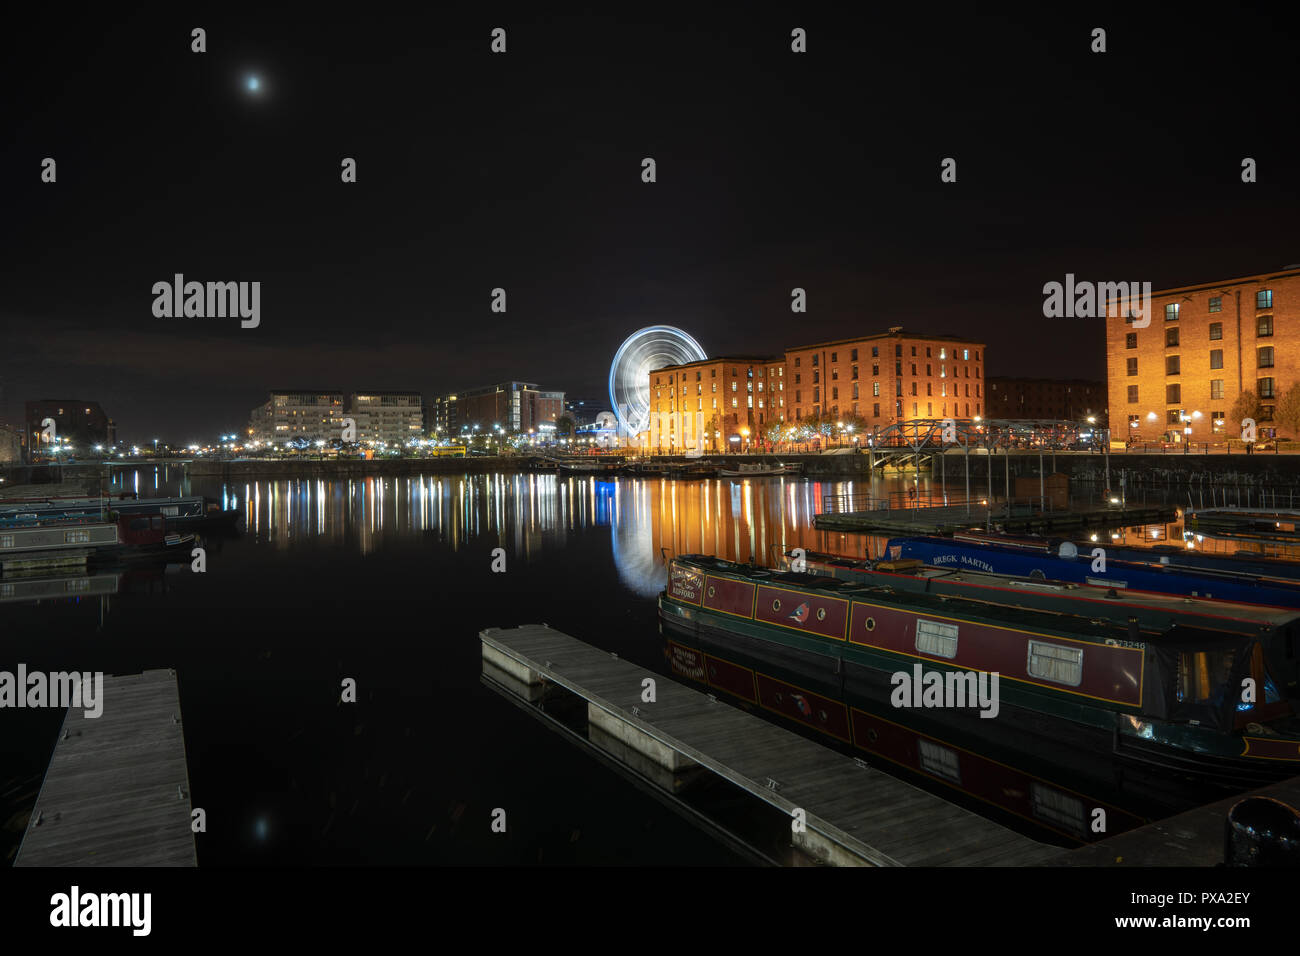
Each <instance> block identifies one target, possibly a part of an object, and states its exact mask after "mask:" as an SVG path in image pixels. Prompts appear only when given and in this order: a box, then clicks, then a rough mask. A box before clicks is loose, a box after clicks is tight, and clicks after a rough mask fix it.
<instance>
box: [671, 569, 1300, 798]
mask: <svg viewBox="0 0 1300 956" xmlns="http://www.w3.org/2000/svg"><path fill="white" fill-rule="evenodd" d="M659 615H660V620H661V622H662V624H663V626H664V627H665V628H666V629H667V630H669V631H673V632H676V633H679V634H685V635H690V636H698V635H704V636H707V637H709V638H710V639H712V640H715V641H717V642H720V643H721V644H723V646H730V647H736V648H739V649H742V650H743V649H744V648H747V647H753V646H754V644H755V643H756V642H766V643H767V644H768V645H769V647H770V648H771V650H772V652H773V653H775V654H777V655H779V656H780V657H781V658H782V659H788V660H791V661H802V662H804V663H806V664H810V665H813V666H818V667H821V668H826V667H831V668H833V670H834V672H835V673H836V674H840V675H842V678H843V681H844V687H845V688H846V693H849V694H852V695H863V696H864V697H865V698H866V699H869V700H874V701H878V702H882V703H885V704H886V705H891V704H892V705H893V706H895V707H937V708H946V709H948V710H950V711H951V712H952V713H953V714H962V715H966V719H968V720H970V724H969V726H971V727H972V728H974V729H976V730H978V728H979V726H980V724H981V723H982V721H981V720H979V719H978V718H979V717H982V716H985V715H986V714H987V715H988V716H990V717H993V718H994V719H996V720H998V721H1005V722H1006V723H1007V725H1009V726H1014V727H1017V728H1019V729H1021V730H1023V731H1025V732H1028V733H1032V734H1034V735H1036V736H1037V738H1038V740H1039V743H1040V746H1043V747H1051V746H1060V745H1062V744H1063V743H1067V744H1068V745H1069V746H1072V747H1076V748H1081V749H1083V750H1085V751H1088V752H1092V753H1095V754H1101V755H1110V756H1111V757H1113V759H1114V760H1116V761H1118V762H1119V764H1120V765H1121V772H1122V768H1123V767H1124V766H1129V767H1131V768H1133V769H1135V770H1140V771H1141V772H1143V773H1155V774H1159V775H1163V774H1169V775H1173V776H1174V777H1178V776H1186V777H1190V778H1192V779H1195V780H1196V781H1198V782H1206V783H1210V782H1213V783H1214V785H1216V786H1222V787H1224V788H1225V789H1231V788H1235V789H1241V788H1243V787H1249V786H1252V785H1254V786H1258V785H1262V784H1264V783H1267V782H1271V781H1276V780H1280V779H1283V778H1286V777H1290V776H1293V775H1295V774H1296V773H1297V772H1300V718H1298V717H1297V716H1296V706H1297V704H1300V692H1298V691H1297V684H1298V683H1300V654H1298V653H1297V651H1298V650H1300V633H1298V627H1297V624H1296V622H1295V621H1293V620H1289V621H1287V622H1285V626H1279V627H1273V628H1271V629H1269V630H1268V631H1266V632H1263V633H1259V634H1241V633H1231V632H1225V631H1223V630H1219V629H1209V628H1201V627H1193V626H1185V625H1183V624H1180V623H1175V624H1171V625H1166V626H1163V627H1147V628H1143V627H1139V628H1137V629H1136V630H1134V629H1133V628H1131V627H1130V626H1129V625H1127V624H1126V623H1124V624H1121V623H1118V622H1115V621H1111V620H1107V619H1104V618H1088V617H1083V616H1078V615H1067V614H1052V613H1044V612H1042V611H1038V610H1029V609H1025V608H1018V607H1008V606H1004V605H990V604H987V603H985V602H983V601H975V600H967V599H962V598H958V597H953V596H950V595H945V594H933V593H924V592H918V591H910V590H907V589H905V588H902V587H893V586H875V587H872V586H868V585H862V584H855V583H852V582H849V581H841V580H835V579H832V578H828V577H825V576H819V575H811V574H794V573H788V572H782V571H777V570H770V569H766V568H759V567H755V566H752V565H742V564H736V563H734V562H730V561H724V560H721V559H718V558H714V557H710V556H707V555H680V556H677V557H674V558H672V559H671V560H670V561H669V566H668V586H667V587H666V588H665V589H664V591H663V592H661V593H660V595H659ZM981 674H982V675H985V677H984V678H983V680H984V681H986V682H987V683H990V684H991V683H992V680H993V675H998V678H999V680H998V682H997V683H996V684H994V685H993V687H994V692H993V694H992V695H991V696H992V700H993V701H994V705H995V707H994V710H995V712H990V711H989V710H988V709H987V708H985V702H984V701H985V691H984V690H980V691H979V693H978V697H979V705H978V708H982V709H977V708H976V707H975V706H973V704H974V698H975V694H976V691H975V689H974V688H972V686H971V685H972V684H975V685H977V686H978V687H984V685H983V684H981V683H980V681H981V678H980V676H979V675H981ZM900 681H901V682H900ZM922 687H925V688H929V690H927V691H926V693H927V694H928V693H930V691H935V694H934V698H933V702H929V701H928V700H926V701H922V700H920V699H919V698H920V693H919V690H918V689H919V688H922ZM1244 687H1251V688H1256V689H1257V690H1256V692H1255V693H1253V694H1251V695H1245V694H1243V692H1242V688H1244ZM904 688H906V689H907V690H905V691H904V692H903V693H902V694H901V695H900V693H899V692H900V690H901V689H904ZM963 689H964V691H965V692H968V693H969V695H970V696H967V695H966V693H963ZM945 695H946V696H945ZM949 698H951V699H949Z"/></svg>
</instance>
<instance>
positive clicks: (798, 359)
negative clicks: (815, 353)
mask: <svg viewBox="0 0 1300 956" xmlns="http://www.w3.org/2000/svg"><path fill="white" fill-rule="evenodd" d="M799 362H800V358H799V356H797V355H796V356H795V357H794V367H795V368H798V367H799Z"/></svg>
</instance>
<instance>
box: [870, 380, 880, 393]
mask: <svg viewBox="0 0 1300 956" xmlns="http://www.w3.org/2000/svg"><path fill="white" fill-rule="evenodd" d="M871 394H872V395H879V394H880V383H879V382H872V383H871Z"/></svg>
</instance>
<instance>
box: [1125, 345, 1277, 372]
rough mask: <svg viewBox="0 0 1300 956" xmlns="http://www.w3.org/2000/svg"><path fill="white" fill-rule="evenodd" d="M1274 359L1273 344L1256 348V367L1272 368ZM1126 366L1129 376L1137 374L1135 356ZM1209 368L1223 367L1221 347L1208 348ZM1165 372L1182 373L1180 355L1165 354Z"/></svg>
mask: <svg viewBox="0 0 1300 956" xmlns="http://www.w3.org/2000/svg"><path fill="white" fill-rule="evenodd" d="M1274 361H1275V355H1274V352H1273V346H1271V345H1265V346H1263V347H1262V348H1258V349H1256V350H1255V367H1256V368H1273V367H1274ZM1126 367H1127V371H1128V374H1129V375H1130V376H1134V375H1137V373H1138V360H1137V358H1130V359H1128V360H1127V362H1126ZM1210 368H1212V369H1216V368H1223V349H1211V350H1210ZM1165 374H1166V375H1181V374H1182V359H1181V357H1180V356H1178V355H1166V356H1165Z"/></svg>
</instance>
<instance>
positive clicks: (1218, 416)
mask: <svg viewBox="0 0 1300 956" xmlns="http://www.w3.org/2000/svg"><path fill="white" fill-rule="evenodd" d="M1226 419H1227V415H1226V414H1224V413H1223V412H1222V411H1218V412H1210V421H1211V422H1213V423H1214V431H1215V433H1216V434H1217V433H1219V432H1221V431H1223V425H1224V421H1225V420H1226Z"/></svg>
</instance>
